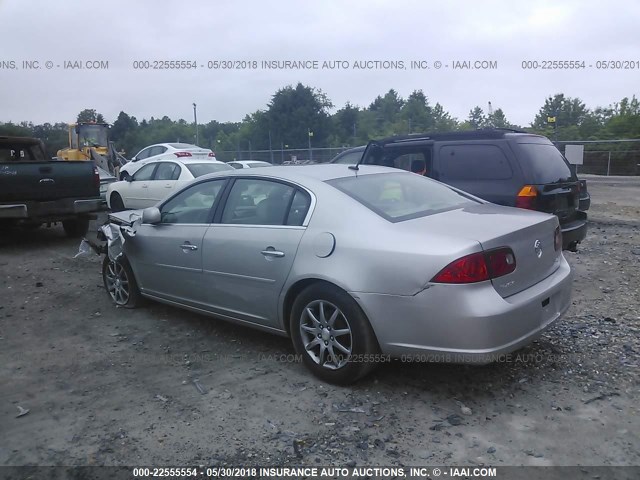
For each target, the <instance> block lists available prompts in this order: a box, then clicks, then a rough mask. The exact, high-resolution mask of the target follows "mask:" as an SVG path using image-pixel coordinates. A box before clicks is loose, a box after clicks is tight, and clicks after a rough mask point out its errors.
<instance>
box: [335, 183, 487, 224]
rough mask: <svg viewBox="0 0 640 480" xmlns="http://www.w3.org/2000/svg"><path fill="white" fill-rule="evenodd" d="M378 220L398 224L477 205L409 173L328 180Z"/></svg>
mask: <svg viewBox="0 0 640 480" xmlns="http://www.w3.org/2000/svg"><path fill="white" fill-rule="evenodd" d="M327 183H328V184H329V185H332V186H334V187H335V188H337V189H338V190H340V191H342V192H344V193H346V194H347V195H349V196H350V197H352V198H353V199H355V200H356V201H358V202H360V203H361V204H362V205H364V206H365V207H367V208H368V209H370V210H372V211H373V212H375V213H377V214H378V215H380V216H381V217H383V218H385V219H387V220H389V221H391V222H399V221H403V220H410V219H412V218H418V217H424V216H427V215H432V214H434V213H439V212H443V211H447V210H453V209H456V208H461V207H464V206H466V205H469V204H474V203H476V201H475V200H472V199H471V198H469V197H467V196H465V195H463V194H461V193H458V192H456V191H455V190H452V189H451V188H449V187H447V186H446V185H442V184H440V183H437V182H434V181H433V180H429V179H428V178H426V177H423V176H421V175H414V174H409V173H378V174H372V175H359V176H355V175H354V176H351V177H344V178H337V179H334V180H328V181H327Z"/></svg>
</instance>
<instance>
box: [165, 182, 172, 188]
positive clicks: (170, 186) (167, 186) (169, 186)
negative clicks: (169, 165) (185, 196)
mask: <svg viewBox="0 0 640 480" xmlns="http://www.w3.org/2000/svg"><path fill="white" fill-rule="evenodd" d="M172 187H173V185H171V184H170V183H168V184H166V185H165V186H164V188H172Z"/></svg>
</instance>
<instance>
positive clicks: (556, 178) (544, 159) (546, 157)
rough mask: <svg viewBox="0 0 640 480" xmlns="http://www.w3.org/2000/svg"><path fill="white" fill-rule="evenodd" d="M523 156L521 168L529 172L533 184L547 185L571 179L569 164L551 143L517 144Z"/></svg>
mask: <svg viewBox="0 0 640 480" xmlns="http://www.w3.org/2000/svg"><path fill="white" fill-rule="evenodd" d="M518 147H519V148H520V149H521V150H522V152H523V153H524V155H523V156H522V158H521V159H520V163H521V165H522V168H523V169H525V171H528V172H529V175H530V176H531V179H532V181H533V183H535V184H547V183H557V182H562V181H569V180H571V178H572V174H571V169H570V168H569V164H568V163H567V161H566V160H565V158H564V157H563V156H562V154H561V153H560V151H559V150H558V149H557V148H556V147H555V146H554V145H552V144H551V143H519V144H518Z"/></svg>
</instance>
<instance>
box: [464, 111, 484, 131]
mask: <svg viewBox="0 0 640 480" xmlns="http://www.w3.org/2000/svg"><path fill="white" fill-rule="evenodd" d="M467 122H469V125H470V126H471V128H472V129H478V128H484V127H486V126H487V117H485V115H484V111H483V110H482V108H480V107H475V108H473V109H472V110H469V116H468V118H467Z"/></svg>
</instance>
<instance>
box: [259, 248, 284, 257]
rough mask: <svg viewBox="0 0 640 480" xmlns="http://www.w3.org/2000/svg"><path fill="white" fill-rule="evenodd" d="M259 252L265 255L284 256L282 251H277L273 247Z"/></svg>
mask: <svg viewBox="0 0 640 480" xmlns="http://www.w3.org/2000/svg"><path fill="white" fill-rule="evenodd" d="M260 253H261V254H263V255H264V256H265V257H275V258H282V257H284V252H279V251H278V250H274V249H271V250H269V249H267V250H262V251H261V252H260Z"/></svg>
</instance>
